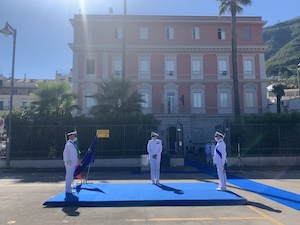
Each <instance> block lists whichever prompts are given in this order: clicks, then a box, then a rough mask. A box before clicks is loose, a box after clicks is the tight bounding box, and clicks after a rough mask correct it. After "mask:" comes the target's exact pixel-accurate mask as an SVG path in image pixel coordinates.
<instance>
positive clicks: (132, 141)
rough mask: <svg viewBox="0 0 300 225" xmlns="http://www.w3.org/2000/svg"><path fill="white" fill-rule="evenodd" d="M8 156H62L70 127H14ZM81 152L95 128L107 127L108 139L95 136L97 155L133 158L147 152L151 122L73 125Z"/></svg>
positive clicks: (51, 157)
mask: <svg viewBox="0 0 300 225" xmlns="http://www.w3.org/2000/svg"><path fill="white" fill-rule="evenodd" d="M13 130H14V133H13V135H12V148H11V159H61V158H62V152H63V149H64V145H65V143H66V138H65V134H66V133H67V132H68V131H71V130H74V127H72V126H15V127H14V129H13ZM76 130H77V133H78V142H79V149H80V150H81V152H82V155H83V154H84V153H85V152H86V151H87V150H88V148H89V146H90V145H91V143H92V141H93V140H94V137H95V135H96V131H97V130H109V138H98V139H97V145H96V146H97V147H96V157H106V156H107V157H111V156H122V157H129V156H130V157H132V156H140V155H142V154H146V152H147V149H146V147H147V143H148V140H149V138H150V133H151V131H153V130H157V127H155V126H151V125H149V126H148V125H85V126H77V127H76Z"/></svg>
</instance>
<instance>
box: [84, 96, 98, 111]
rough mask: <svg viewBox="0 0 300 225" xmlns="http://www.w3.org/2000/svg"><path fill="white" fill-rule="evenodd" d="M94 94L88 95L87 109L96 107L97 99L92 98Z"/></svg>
mask: <svg viewBox="0 0 300 225" xmlns="http://www.w3.org/2000/svg"><path fill="white" fill-rule="evenodd" d="M92 95H93V93H86V107H87V108H92V107H93V106H95V105H96V99H95V98H92V97H91V96H92Z"/></svg>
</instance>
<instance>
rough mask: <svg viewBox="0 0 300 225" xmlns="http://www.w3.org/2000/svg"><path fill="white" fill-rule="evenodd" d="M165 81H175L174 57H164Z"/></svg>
mask: <svg viewBox="0 0 300 225" xmlns="http://www.w3.org/2000/svg"><path fill="white" fill-rule="evenodd" d="M165 79H177V74H176V56H166V57H165Z"/></svg>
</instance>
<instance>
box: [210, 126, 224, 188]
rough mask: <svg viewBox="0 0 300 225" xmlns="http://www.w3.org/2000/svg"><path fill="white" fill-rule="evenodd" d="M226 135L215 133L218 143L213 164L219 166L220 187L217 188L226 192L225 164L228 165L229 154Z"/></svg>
mask: <svg viewBox="0 0 300 225" xmlns="http://www.w3.org/2000/svg"><path fill="white" fill-rule="evenodd" d="M223 139H224V135H223V134H222V133H220V132H216V133H215V141H216V142H217V144H216V147H215V150H214V157H213V163H214V164H216V166H217V173H218V178H219V187H218V188H216V189H217V190H218V191H226V179H227V178H226V171H225V168H224V166H225V163H227V159H226V157H227V153H226V144H225V142H224V140H223Z"/></svg>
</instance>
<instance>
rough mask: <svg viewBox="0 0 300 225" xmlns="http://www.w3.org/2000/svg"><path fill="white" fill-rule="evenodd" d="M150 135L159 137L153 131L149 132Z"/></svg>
mask: <svg viewBox="0 0 300 225" xmlns="http://www.w3.org/2000/svg"><path fill="white" fill-rule="evenodd" d="M151 136H157V137H159V135H158V133H155V132H151Z"/></svg>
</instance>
